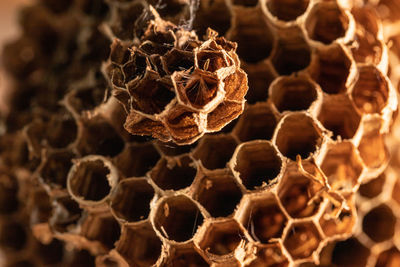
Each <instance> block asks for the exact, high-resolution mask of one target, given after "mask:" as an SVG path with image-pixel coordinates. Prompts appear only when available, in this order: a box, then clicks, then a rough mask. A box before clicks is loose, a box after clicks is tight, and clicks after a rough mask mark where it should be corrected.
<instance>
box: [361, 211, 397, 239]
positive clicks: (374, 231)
mask: <svg viewBox="0 0 400 267" xmlns="http://www.w3.org/2000/svg"><path fill="white" fill-rule="evenodd" d="M395 225H396V217H395V216H394V214H393V212H392V210H391V209H390V208H389V207H388V206H386V205H384V204H382V205H380V206H378V207H376V208H374V209H372V210H370V211H369V212H368V213H367V214H366V215H365V216H364V218H363V222H362V227H363V231H364V233H366V234H367V235H368V236H369V237H370V238H371V239H372V240H373V241H375V242H383V241H385V240H388V239H390V238H392V237H393V236H394V231H395Z"/></svg>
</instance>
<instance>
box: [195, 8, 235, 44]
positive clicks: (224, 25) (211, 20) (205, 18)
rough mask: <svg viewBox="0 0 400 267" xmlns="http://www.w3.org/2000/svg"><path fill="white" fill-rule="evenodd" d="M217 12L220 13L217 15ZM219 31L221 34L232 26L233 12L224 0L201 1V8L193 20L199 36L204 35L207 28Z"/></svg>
mask: <svg viewBox="0 0 400 267" xmlns="http://www.w3.org/2000/svg"><path fill="white" fill-rule="evenodd" d="M215 14H219V15H218V16H215ZM208 27H210V28H212V29H213V30H215V31H217V32H218V33H219V34H220V35H221V36H224V35H225V33H226V32H227V31H228V30H229V28H230V27H231V13H230V11H229V8H228V7H227V4H226V1H224V0H216V1H215V0H206V1H204V0H203V1H200V6H199V9H198V10H197V12H196V17H195V19H194V21H193V28H194V29H196V32H197V34H198V36H204V35H205V34H206V32H207V28H208Z"/></svg>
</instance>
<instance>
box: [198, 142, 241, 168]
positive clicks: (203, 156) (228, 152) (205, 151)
mask: <svg viewBox="0 0 400 267" xmlns="http://www.w3.org/2000/svg"><path fill="white" fill-rule="evenodd" d="M236 146H237V143H236V141H235V139H234V138H233V137H232V136H231V135H221V134H219V135H209V136H205V137H203V138H202V140H201V141H200V142H199V144H198V146H197V147H196V149H195V150H194V151H193V158H195V159H198V160H200V161H201V163H202V164H203V166H204V167H206V168H207V169H209V170H214V169H221V168H225V167H226V163H227V162H228V161H229V159H230V158H231V157H232V154H233V152H234V151H235V148H236ZM216 147H218V149H215V148H216Z"/></svg>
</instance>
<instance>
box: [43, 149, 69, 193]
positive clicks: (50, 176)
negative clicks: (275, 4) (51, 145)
mask: <svg viewBox="0 0 400 267" xmlns="http://www.w3.org/2000/svg"><path fill="white" fill-rule="evenodd" d="M75 157H76V156H75V154H74V153H72V152H70V151H68V150H65V151H58V152H53V153H51V154H50V155H48V156H46V158H45V160H44V163H43V165H42V166H41V167H40V170H39V175H40V177H41V179H42V180H43V182H44V183H46V184H47V185H52V186H54V187H55V188H65V187H66V185H67V176H68V172H69V169H70V168H71V166H72V159H73V158H75Z"/></svg>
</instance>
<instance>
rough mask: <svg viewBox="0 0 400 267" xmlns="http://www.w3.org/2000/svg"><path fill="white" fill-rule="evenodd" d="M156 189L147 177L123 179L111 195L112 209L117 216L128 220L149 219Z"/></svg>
mask: <svg viewBox="0 0 400 267" xmlns="http://www.w3.org/2000/svg"><path fill="white" fill-rule="evenodd" d="M153 197H154V189H153V187H151V185H150V184H149V183H148V182H147V180H146V179H136V178H131V179H127V180H122V181H121V182H120V183H119V184H118V186H117V188H116V191H115V193H114V194H113V196H112V197H111V209H112V211H113V213H114V215H116V217H117V218H119V219H122V220H123V221H127V222H136V221H140V220H144V219H147V216H148V215H149V213H150V201H151V200H152V199H153Z"/></svg>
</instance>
